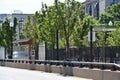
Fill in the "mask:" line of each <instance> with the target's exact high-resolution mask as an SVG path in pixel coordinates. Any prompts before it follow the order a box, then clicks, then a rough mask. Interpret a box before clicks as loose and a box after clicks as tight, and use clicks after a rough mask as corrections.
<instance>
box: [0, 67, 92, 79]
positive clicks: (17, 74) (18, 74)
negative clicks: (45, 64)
mask: <svg viewBox="0 0 120 80" xmlns="http://www.w3.org/2000/svg"><path fill="white" fill-rule="evenodd" d="M0 80H92V79H85V78H79V77H72V76H62V75H60V74H55V73H46V72H41V71H34V70H33V71H32V70H25V69H16V68H8V67H0Z"/></svg>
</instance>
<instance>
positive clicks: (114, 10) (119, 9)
mask: <svg viewBox="0 0 120 80" xmlns="http://www.w3.org/2000/svg"><path fill="white" fill-rule="evenodd" d="M107 13H109V14H111V15H112V16H114V20H120V3H119V4H113V5H112V6H109V7H108V8H107Z"/></svg>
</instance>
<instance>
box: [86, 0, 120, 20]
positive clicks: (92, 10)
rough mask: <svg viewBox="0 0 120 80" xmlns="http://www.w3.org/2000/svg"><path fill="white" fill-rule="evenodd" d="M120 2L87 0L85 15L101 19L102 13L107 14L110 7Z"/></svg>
mask: <svg viewBox="0 0 120 80" xmlns="http://www.w3.org/2000/svg"><path fill="white" fill-rule="evenodd" d="M119 2H120V0H86V1H85V2H84V4H85V13H86V14H87V15H91V16H94V17H95V18H97V19H98V18H99V15H100V14H101V13H105V12H106V9H107V7H108V6H110V5H112V4H117V3H119Z"/></svg>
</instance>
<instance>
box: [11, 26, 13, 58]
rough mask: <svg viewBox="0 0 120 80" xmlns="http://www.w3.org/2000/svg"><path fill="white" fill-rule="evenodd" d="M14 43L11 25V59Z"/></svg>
mask: <svg viewBox="0 0 120 80" xmlns="http://www.w3.org/2000/svg"><path fill="white" fill-rule="evenodd" d="M12 52H13V44H12V27H11V59H12V57H13V53H12Z"/></svg>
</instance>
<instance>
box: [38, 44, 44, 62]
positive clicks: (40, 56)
mask: <svg viewBox="0 0 120 80" xmlns="http://www.w3.org/2000/svg"><path fill="white" fill-rule="evenodd" d="M38 60H45V43H44V42H42V43H40V44H39V50H38Z"/></svg>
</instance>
